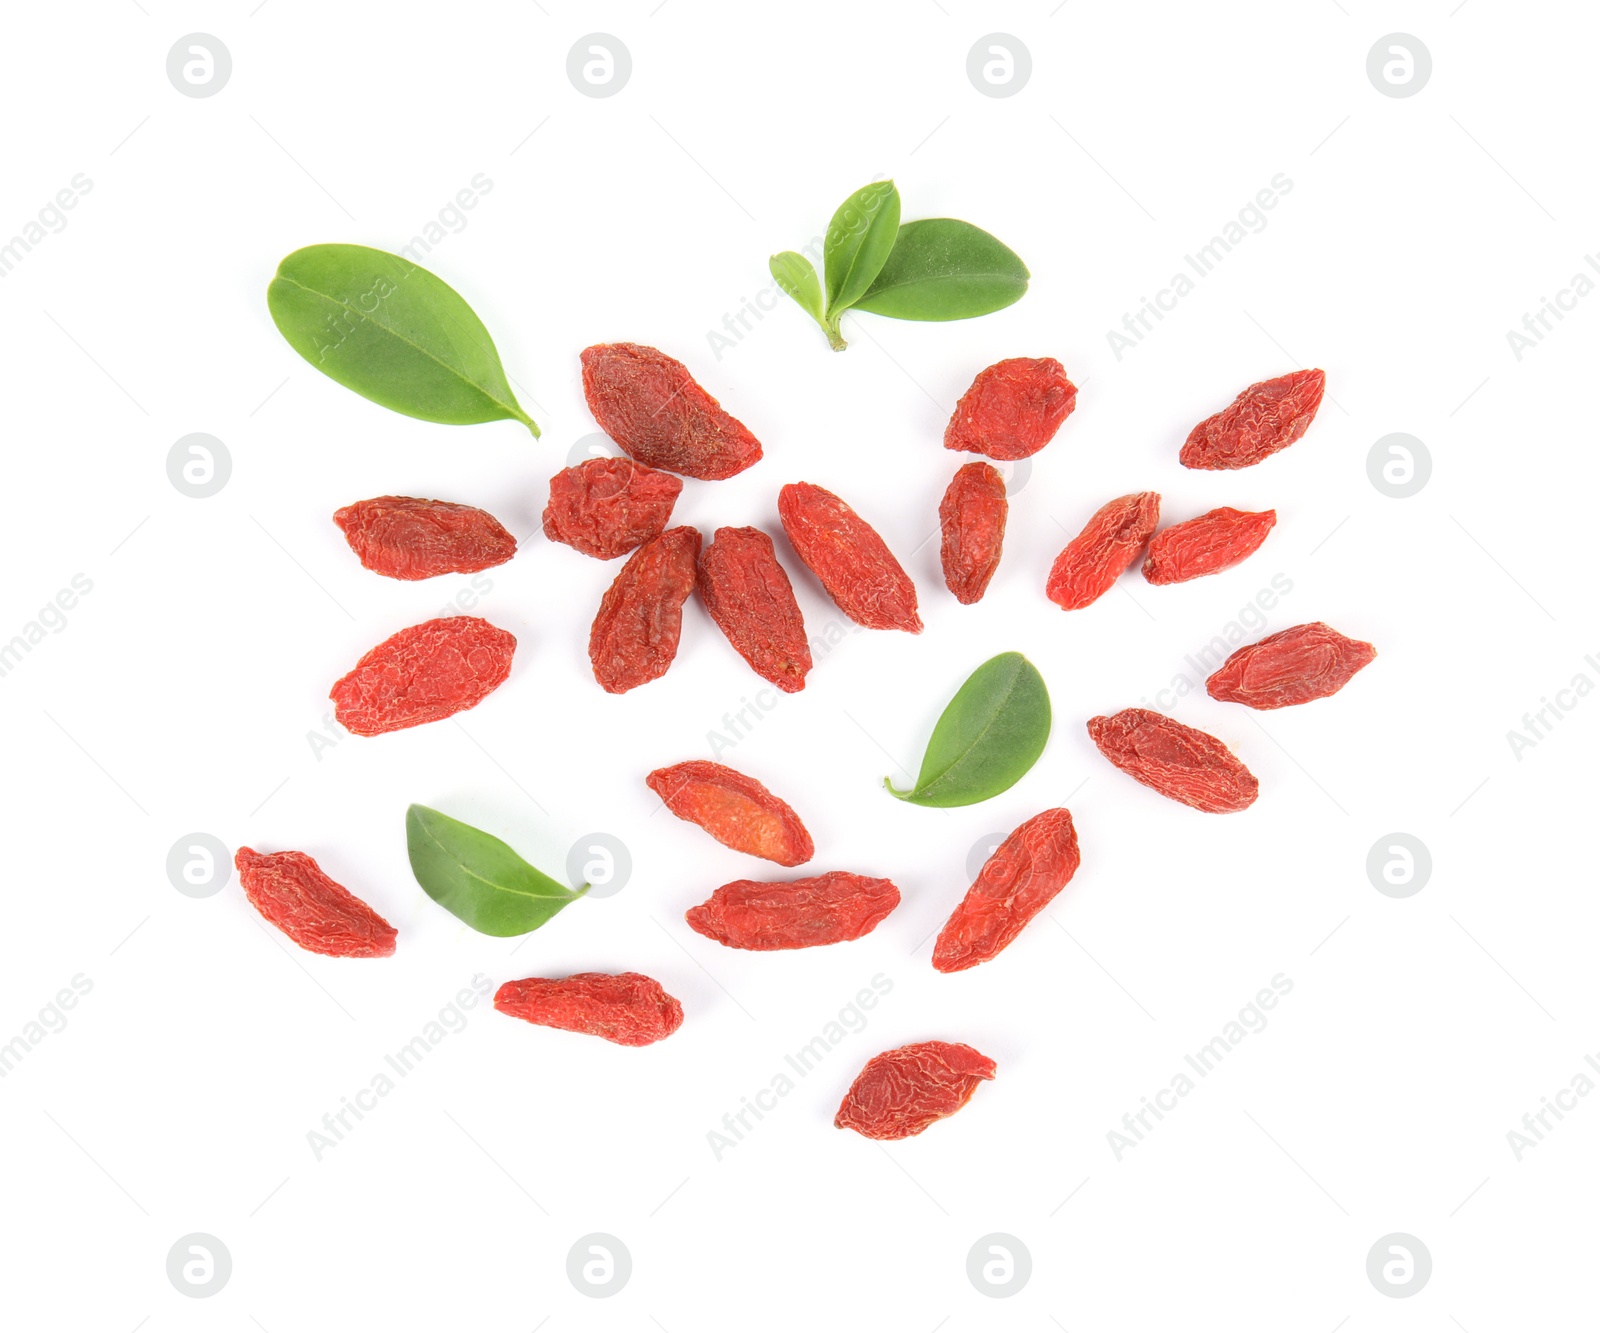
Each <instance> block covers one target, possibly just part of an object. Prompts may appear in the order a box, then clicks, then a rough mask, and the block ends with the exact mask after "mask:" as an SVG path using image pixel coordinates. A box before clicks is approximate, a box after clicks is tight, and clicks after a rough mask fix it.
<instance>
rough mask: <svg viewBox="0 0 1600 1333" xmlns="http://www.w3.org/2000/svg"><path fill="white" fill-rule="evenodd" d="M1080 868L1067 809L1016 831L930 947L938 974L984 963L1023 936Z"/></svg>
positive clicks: (1037, 817) (1046, 814)
mask: <svg viewBox="0 0 1600 1333" xmlns="http://www.w3.org/2000/svg"><path fill="white" fill-rule="evenodd" d="M1077 869H1078V835H1077V832H1076V831H1075V830H1074V829H1073V827H1072V816H1071V815H1070V814H1068V813H1067V811H1065V810H1046V811H1045V812H1044V813H1043V814H1038V815H1035V816H1034V817H1033V818H1032V819H1030V820H1028V821H1027V823H1025V824H1023V825H1021V826H1020V827H1019V828H1017V829H1016V830H1015V831H1014V832H1013V833H1012V834H1011V836H1010V837H1009V838H1007V839H1006V840H1005V841H1004V842H1002V843H1001V844H1000V845H999V846H998V847H996V848H995V850H994V853H993V855H991V856H990V857H989V859H988V860H987V861H985V862H984V863H983V869H982V870H980V871H979V872H978V878H977V879H975V880H974V881H973V882H972V887H971V888H970V889H968V890H967V896H966V897H965V898H963V899H962V900H961V903H960V906H958V907H957V908H956V910H955V911H954V912H952V913H951V914H950V919H949V920H948V921H946V922H945V923H944V929H943V930H941V931H940V932H939V938H938V940H937V941H935V943H934V946H933V965H934V967H935V969H937V970H938V971H940V972H961V971H964V970H965V969H967V968H969V967H976V966H977V965H978V964H979V963H986V962H988V961H989V960H990V959H991V958H993V957H994V956H995V955H996V954H997V953H999V952H1000V950H1002V949H1004V948H1005V947H1006V945H1008V944H1010V943H1011V941H1012V940H1014V939H1016V937H1017V936H1018V935H1019V934H1021V932H1022V928H1023V927H1024V926H1025V925H1027V924H1028V922H1030V921H1032V920H1033V918H1034V917H1036V916H1038V915H1039V913H1040V912H1042V911H1043V910H1044V909H1045V908H1046V907H1047V906H1048V905H1049V903H1050V900H1051V899H1052V898H1054V897H1055V896H1056V894H1058V893H1060V892H1061V890H1062V889H1064V888H1065V887H1066V886H1067V881H1068V880H1070V879H1071V878H1072V876H1073V875H1074V874H1075V873H1077Z"/></svg>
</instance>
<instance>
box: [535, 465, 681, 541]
mask: <svg viewBox="0 0 1600 1333" xmlns="http://www.w3.org/2000/svg"><path fill="white" fill-rule="evenodd" d="M682 490H683V483H682V482H681V481H679V480H678V479H677V478H676V477H674V476H672V475H671V474H670V473H667V472H657V471H656V470H655V469H654V468H648V467H641V466H640V465H639V464H638V463H635V462H634V461H633V460H632V459H630V458H590V459H587V460H585V461H584V462H582V463H579V464H578V465H577V466H576V467H569V468H567V469H566V470H565V471H562V472H558V473H556V475H555V476H553V477H551V478H550V502H549V503H548V504H547V505H545V507H544V535H545V536H546V537H548V538H549V539H550V540H551V541H553V542H562V543H564V544H565V545H567V546H570V547H572V549H573V550H575V551H582V552H583V554H584V555H592V556H593V557H594V558H595V559H596V560H615V559H616V558H617V557H618V556H621V555H627V554H628V552H629V551H631V550H634V549H635V548H636V547H638V546H642V545H643V544H644V543H645V542H647V541H649V540H650V539H651V538H652V537H659V536H660V535H661V534H662V533H663V532H664V531H666V527H667V524H668V523H669V522H671V520H672V507H673V505H675V504H677V502H678V495H679V492H681V491H682Z"/></svg>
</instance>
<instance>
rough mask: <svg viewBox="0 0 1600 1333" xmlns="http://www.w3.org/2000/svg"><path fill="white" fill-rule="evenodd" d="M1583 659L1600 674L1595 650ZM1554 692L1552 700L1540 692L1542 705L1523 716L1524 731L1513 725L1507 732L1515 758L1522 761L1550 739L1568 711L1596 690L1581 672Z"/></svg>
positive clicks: (1508, 742) (1507, 739)
mask: <svg viewBox="0 0 1600 1333" xmlns="http://www.w3.org/2000/svg"><path fill="white" fill-rule="evenodd" d="M1583 662H1584V665H1585V666H1587V667H1588V668H1589V669H1590V670H1592V671H1594V672H1596V673H1597V674H1600V658H1597V657H1596V656H1595V655H1594V654H1593V653H1589V654H1588V655H1586V656H1585V657H1584V659H1583ZM1554 693H1555V698H1553V699H1552V698H1551V697H1550V696H1549V695H1548V694H1541V695H1540V696H1539V707H1538V708H1535V709H1533V710H1532V711H1530V712H1527V713H1524V714H1523V715H1522V728H1521V730H1518V729H1517V728H1516V727H1513V728H1511V730H1510V731H1508V732H1506V743H1507V744H1508V745H1510V746H1511V754H1512V757H1513V758H1515V759H1516V761H1517V762H1518V763H1519V764H1520V763H1521V762H1522V757H1523V755H1524V754H1526V753H1527V752H1528V751H1529V750H1532V749H1533V748H1535V747H1536V746H1537V745H1538V744H1539V742H1540V741H1545V740H1549V739H1550V736H1551V733H1552V732H1554V731H1555V729H1556V727H1557V726H1559V725H1560V724H1561V723H1563V722H1565V721H1566V720H1567V714H1569V713H1570V712H1572V710H1573V709H1575V708H1576V707H1577V706H1578V705H1579V704H1580V703H1582V702H1583V701H1584V699H1586V698H1587V697H1588V696H1589V695H1591V694H1593V693H1594V680H1593V679H1592V678H1591V677H1590V676H1589V675H1588V673H1587V672H1583V671H1579V672H1578V673H1577V674H1576V675H1574V676H1573V677H1572V679H1571V680H1569V681H1568V682H1567V683H1566V685H1564V686H1563V687H1562V688H1561V689H1558V690H1556V691H1555V692H1554Z"/></svg>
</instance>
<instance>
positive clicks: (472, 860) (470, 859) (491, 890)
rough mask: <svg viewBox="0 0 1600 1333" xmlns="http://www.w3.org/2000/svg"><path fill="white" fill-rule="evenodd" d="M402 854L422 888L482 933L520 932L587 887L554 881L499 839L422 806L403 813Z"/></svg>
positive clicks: (541, 921)
mask: <svg viewBox="0 0 1600 1333" xmlns="http://www.w3.org/2000/svg"><path fill="white" fill-rule="evenodd" d="M406 852H407V853H408V854H409V856H410V857H411V873H412V874H414V875H415V876H416V877H417V883H418V884H420V885H422V891H423V892H424V893H426V894H427V895H428V897H430V898H432V899H433V900H434V902H436V903H438V904H439V906H440V907H442V908H444V909H445V910H446V911H447V912H452V913H454V914H455V915H456V916H458V917H460V918H461V919H462V920H463V921H465V922H466V923H467V924H468V925H469V926H471V927H472V928H473V929H474V930H477V931H482V932H483V933H484V934H485V935H526V934H527V933H528V932H529V931H530V930H537V929H538V928H539V927H540V926H542V925H544V923H545V922H546V921H548V920H549V919H550V918H551V917H553V916H554V915H555V914H556V913H557V912H559V911H560V910H561V909H562V908H563V907H565V906H566V905H567V904H568V903H570V902H572V901H573V900H574V899H576V898H581V897H583V895H584V894H585V893H587V892H588V891H589V886H588V885H587V884H585V885H584V886H583V887H582V888H581V889H569V888H568V887H567V886H566V885H565V884H558V883H557V882H556V881H555V880H553V879H551V878H550V877H549V876H548V875H546V874H543V873H541V872H540V871H538V870H535V869H534V868H533V867H532V866H531V865H529V864H528V863H527V862H526V861H524V860H523V859H522V858H521V857H520V856H518V855H517V854H516V853H515V852H514V851H512V850H511V848H510V847H508V846H507V845H506V844H505V843H503V842H501V841H500V839H499V838H496V837H494V836H493V835H492V834H489V833H485V832H484V831H483V830H482V829H477V828H473V827H472V825H471V824H463V823H462V822H461V821H460V820H459V819H451V818H450V816H449V815H442V814H440V813H439V812H438V811H437V810H430V809H429V808H428V807H427V806H425V805H413V806H412V807H411V808H410V809H409V810H407V811H406Z"/></svg>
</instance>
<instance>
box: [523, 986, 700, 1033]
mask: <svg viewBox="0 0 1600 1333" xmlns="http://www.w3.org/2000/svg"><path fill="white" fill-rule="evenodd" d="M494 1007H495V1008H496V1009H498V1010H499V1011H500V1012H501V1013H502V1014H509V1015H510V1016H511V1017H512V1018H520V1019H522V1020H523V1021H524V1022H527V1023H537V1024H538V1025H539V1026H540V1027H547V1028H560V1029H561V1030H562V1031H564V1032H581V1033H583V1034H584V1035H586V1036H590V1037H604V1038H605V1039H606V1040H607V1041H611V1042H615V1043H616V1044H617V1045H618V1046H649V1045H650V1044H651V1043H652V1042H657V1041H660V1040H661V1039H662V1038H664V1037H670V1036H671V1035H672V1034H673V1033H674V1032H676V1031H677V1030H678V1029H679V1028H680V1027H682V1026H683V1006H682V1005H681V1004H679V1003H678V1002H677V1000H675V999H673V997H672V996H670V995H668V994H667V992H666V991H665V990H663V989H662V988H661V983H660V982H659V981H656V980H655V979H654V978H652V977H647V976H645V975H643V974H642V973H639V972H617V973H610V972H577V973H574V974H573V975H572V976H570V977H527V978H525V979H524V980H522V981H508V982H506V983H505V985H503V986H501V987H500V989H499V990H497V991H496V992H495V993H494Z"/></svg>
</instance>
